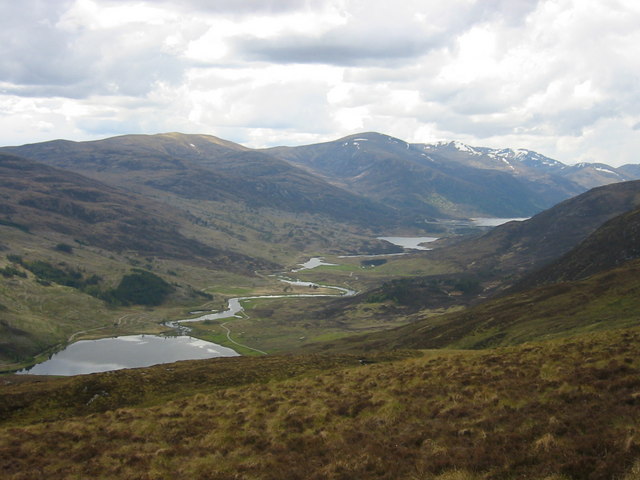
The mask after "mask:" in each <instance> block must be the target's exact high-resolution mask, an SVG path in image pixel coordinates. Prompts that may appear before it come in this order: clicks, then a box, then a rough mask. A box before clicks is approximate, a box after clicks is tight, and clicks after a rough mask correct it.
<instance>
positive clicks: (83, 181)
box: [0, 154, 271, 272]
mask: <svg viewBox="0 0 640 480" xmlns="http://www.w3.org/2000/svg"><path fill="white" fill-rule="evenodd" d="M0 196H2V198H3V199H4V201H3V204H2V207H1V209H2V210H1V212H0V214H1V215H2V216H1V217H0V220H1V221H2V223H0V228H17V229H21V230H25V231H28V232H33V233H37V232H43V231H45V232H57V233H59V234H62V235H64V236H66V237H68V238H69V241H71V242H77V243H81V244H85V245H90V246H95V247H100V248H104V249H106V250H110V251H114V252H126V251H130V252H137V253H138V254H141V255H146V256H159V257H165V258H175V259H180V260H182V261H186V262H193V263H204V264H206V265H209V266H211V267H214V268H223V269H228V270H234V271H243V272H252V271H253V270H255V269H256V268H262V267H265V266H268V265H271V264H269V263H268V262H266V261H257V260H255V259H251V258H249V257H247V256H243V255H240V254H237V253H233V252H230V251H224V250H220V249H218V248H216V247H214V246H212V245H205V244H203V243H201V242H199V241H197V240H195V239H192V238H187V237H185V236H184V235H182V233H181V229H182V228H183V226H184V221H183V220H182V219H181V217H180V214H179V212H178V211H177V210H175V209H168V208H167V207H166V206H164V205H162V204H161V203H159V202H156V201H153V200H150V199H147V198H144V197H142V196H140V195H136V194H133V193H131V192H123V191H122V190H119V189H117V188H114V187H111V186H107V185H105V184H103V183H101V182H97V181H95V180H92V179H89V178H86V177H83V176H81V175H78V174H74V173H71V172H68V171H64V170H61V169H56V168H51V167H48V166H46V165H43V164H39V163H37V162H33V161H30V160H27V159H24V158H19V157H15V156H11V155H3V154H0ZM5 248H6V246H5Z"/></svg>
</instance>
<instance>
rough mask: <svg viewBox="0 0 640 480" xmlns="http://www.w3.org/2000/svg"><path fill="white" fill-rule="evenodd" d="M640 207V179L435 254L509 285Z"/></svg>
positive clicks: (600, 189) (594, 191)
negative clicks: (608, 222) (619, 217)
mask: <svg viewBox="0 0 640 480" xmlns="http://www.w3.org/2000/svg"><path fill="white" fill-rule="evenodd" d="M639 205H640V181H632V182H623V183H616V184H612V185H606V186H603V187H598V188H594V189H592V190H590V191H588V192H585V193H583V194H582V195H578V196H577V197H574V198H571V199H569V200H565V201H564V202H562V203H560V204H558V205H556V206H554V207H552V208H550V209H548V210H545V211H544V212H542V213H539V214H538V215H536V216H534V217H532V218H531V219H529V220H526V221H521V222H510V223H507V224H504V225H501V226H499V227H496V228H494V229H492V230H491V231H489V232H488V233H486V234H484V235H481V236H479V237H475V238H464V237H463V238H462V239H460V240H459V241H458V242H457V243H455V242H454V243H452V244H450V245H449V246H444V247H442V248H440V249H439V250H437V251H434V252H433V254H434V255H438V256H439V257H444V258H447V259H449V260H450V261H455V262H457V263H458V264H459V265H461V267H463V268H465V269H467V270H469V271H472V272H476V273H479V274H482V275H486V276H487V277H489V278H495V279H499V280H500V282H501V283H502V284H509V283H510V282H513V281H514V280H515V279H517V278H518V277H519V276H521V275H522V274H524V273H527V272H531V271H533V270H535V269H537V268H540V267H541V266H543V265H545V264H547V263H550V262H552V261H554V260H556V259H558V258H559V257H561V256H562V255H563V254H565V253H567V252H568V251H569V250H570V249H572V248H573V247H575V246H576V245H578V244H579V243H580V242H582V241H583V240H584V239H585V238H587V237H588V236H589V235H590V234H591V233H593V232H594V231H595V230H596V229H597V228H599V227H600V226H601V225H602V224H603V223H604V222H606V221H607V220H610V219H611V218H613V217H616V216H617V215H620V214H622V213H625V212H628V211H630V210H632V209H634V208H636V207H638V206H639Z"/></svg>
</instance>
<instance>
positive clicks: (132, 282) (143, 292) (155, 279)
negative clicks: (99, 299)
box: [111, 269, 173, 305]
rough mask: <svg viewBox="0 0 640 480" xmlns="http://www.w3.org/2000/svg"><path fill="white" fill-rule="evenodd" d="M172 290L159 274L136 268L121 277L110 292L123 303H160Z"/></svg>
mask: <svg viewBox="0 0 640 480" xmlns="http://www.w3.org/2000/svg"><path fill="white" fill-rule="evenodd" d="M172 290H173V287H171V285H169V284H168V283H167V282H165V281H164V280H163V279H162V278H160V277H159V276H157V275H155V274H153V273H151V272H146V271H144V270H139V269H136V270H134V273H130V274H129V275H125V276H124V277H122V280H121V281H120V284H119V285H118V286H117V287H116V288H115V289H114V290H112V291H111V294H112V296H113V298H114V299H115V300H117V301H118V302H120V303H122V304H125V305H128V304H135V305H160V304H161V303H162V302H163V301H164V300H165V298H166V296H167V295H168V294H169V293H170V292H171V291H172Z"/></svg>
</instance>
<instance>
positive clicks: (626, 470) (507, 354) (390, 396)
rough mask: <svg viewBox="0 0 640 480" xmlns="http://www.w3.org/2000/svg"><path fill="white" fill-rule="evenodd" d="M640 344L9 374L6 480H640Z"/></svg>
mask: <svg viewBox="0 0 640 480" xmlns="http://www.w3.org/2000/svg"><path fill="white" fill-rule="evenodd" d="M639 347H640V332H639V331H638V329H632V330H623V331H619V332H611V333H606V334H598V335H588V336H582V337H577V338H573V339H570V340H563V341H555V342H548V343H531V344H527V345H524V346H522V347H517V348H507V349H498V350H489V351H483V352H455V351H441V352H433V351H431V352H429V351H427V352H414V353H413V354H412V355H411V356H407V355H406V354H405V355H404V356H403V355H396V356H395V358H394V357H393V356H390V355H387V356H384V355H378V354H372V355H371V356H369V357H367V360H368V362H369V364H365V365H361V364H360V363H359V362H358V361H357V357H353V356H352V357H349V356H335V357H327V356H300V357H297V356H284V357H282V356H273V357H268V358H259V359H251V358H236V359H217V360H210V361H198V362H181V363H177V364H172V365H163V366H159V367H152V368H148V369H139V370H123V371H118V372H110V373H104V374H94V375H87V376H80V377H74V378H63V379H42V378H34V379H27V378H18V377H4V378H3V382H2V384H1V385H0V398H1V401H0V405H2V406H3V407H2V410H1V415H2V419H3V421H2V425H1V426H0V469H1V470H2V472H3V478H6V479H7V480H17V479H25V478H39V477H41V476H46V477H47V478H51V479H71V478H85V477H91V478H110V479H131V478H191V479H220V480H222V479H229V478H261V479H276V478H277V479H280V478H282V477H283V475H285V476H286V478H289V479H305V480H306V479H330V478H331V479H335V478H345V479H346V478H358V479H363V480H366V479H373V478H376V479H400V478H403V479H404V478H420V479H434V480H481V479H482V480H486V479H511V478H531V479H534V480H535V479H539V480H542V479H552V478H557V479H560V478H562V479H565V478H575V479H578V478H589V479H592V480H605V479H607V480H611V479H614V478H616V479H620V480H631V479H633V478H637V472H638V468H639V463H638V460H639V456H640V443H639V442H638V439H637V435H636V431H637V429H638V428H640V425H639V424H638V417H637V415H636V413H637V405H638V387H639V386H640V383H639V380H638V378H640V357H639V356H638V352H639V351H640V348H639ZM403 357H404V358H403ZM578 406H579V408H577V407H578ZM284 472H286V473H284Z"/></svg>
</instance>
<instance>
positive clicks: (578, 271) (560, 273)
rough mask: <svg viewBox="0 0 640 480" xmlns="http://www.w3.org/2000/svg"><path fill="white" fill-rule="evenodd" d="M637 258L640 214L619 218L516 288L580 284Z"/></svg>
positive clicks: (629, 213) (637, 212) (527, 277)
mask: <svg viewBox="0 0 640 480" xmlns="http://www.w3.org/2000/svg"><path fill="white" fill-rule="evenodd" d="M638 257H640V210H639V209H635V210H633V211H631V212H627V213H624V214H622V215H619V216H617V217H615V218H613V219H611V220H609V221H608V222H606V223H605V224H604V225H602V226H601V227H600V228H598V230H596V231H595V232H594V233H593V234H591V235H590V236H589V237H587V238H586V239H585V240H584V241H583V242H582V243H580V245H578V246H577V247H576V248H574V249H572V250H571V251H570V252H568V253H567V254H566V255H564V256H563V257H562V258H560V259H558V260H557V261H556V262H553V263H552V264H550V265H548V266H546V267H544V268H542V269H540V270H538V271H536V272H533V273H532V274H530V275H527V276H526V277H525V278H523V279H522V281H520V282H518V283H517V284H516V286H515V288H517V289H524V288H528V287H532V286H537V285H542V284H548V283H557V282H561V281H571V280H580V279H583V278H586V277H588V276H590V275H593V274H595V273H599V272H602V271H606V270H609V269H611V268H614V267H617V266H620V265H622V264H624V263H625V262H628V261H630V260H633V259H636V258H638Z"/></svg>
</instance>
